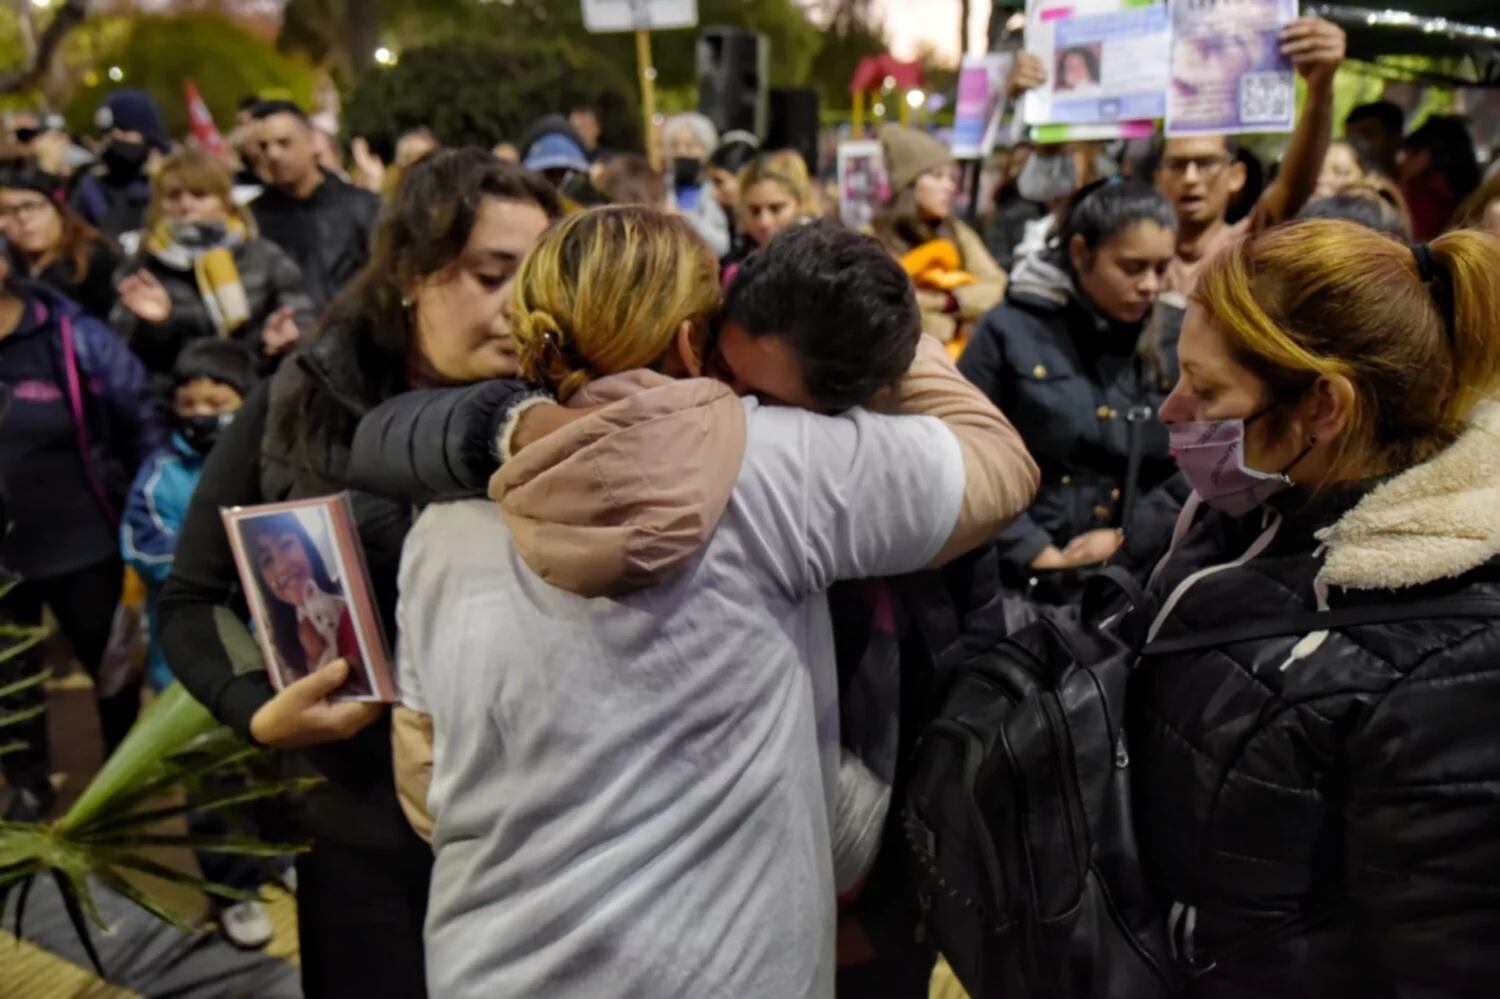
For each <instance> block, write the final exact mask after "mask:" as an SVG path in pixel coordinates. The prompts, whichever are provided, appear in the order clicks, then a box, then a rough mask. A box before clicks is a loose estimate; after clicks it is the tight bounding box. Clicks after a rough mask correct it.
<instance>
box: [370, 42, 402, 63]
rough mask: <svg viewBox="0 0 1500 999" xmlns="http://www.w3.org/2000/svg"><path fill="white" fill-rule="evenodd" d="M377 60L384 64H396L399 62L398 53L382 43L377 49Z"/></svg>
mask: <svg viewBox="0 0 1500 999" xmlns="http://www.w3.org/2000/svg"><path fill="white" fill-rule="evenodd" d="M375 61H376V62H378V63H380V65H382V66H394V65H396V62H397V56H396V53H394V52H392V51H391V50H390V49H388V48H386V47H385V46H384V45H382V46H380V48H378V49H376V50H375Z"/></svg>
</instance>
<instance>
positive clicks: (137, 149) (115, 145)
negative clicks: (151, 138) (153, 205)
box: [100, 139, 151, 178]
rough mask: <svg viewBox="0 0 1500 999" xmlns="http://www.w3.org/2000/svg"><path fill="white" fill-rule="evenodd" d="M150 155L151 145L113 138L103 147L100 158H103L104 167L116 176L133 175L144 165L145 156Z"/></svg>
mask: <svg viewBox="0 0 1500 999" xmlns="http://www.w3.org/2000/svg"><path fill="white" fill-rule="evenodd" d="M150 155H151V147H150V146H148V145H146V144H145V143H144V142H126V141H125V140H123V139H115V140H114V141H112V142H111V143H110V144H109V145H107V146H105V147H104V152H103V153H101V154H100V158H101V159H102V160H104V166H105V169H107V170H108V171H109V172H110V173H111V174H113V175H114V176H116V177H126V178H128V177H135V176H137V175H138V174H139V173H140V172H141V168H142V167H144V166H145V165H146V157H148V156H150Z"/></svg>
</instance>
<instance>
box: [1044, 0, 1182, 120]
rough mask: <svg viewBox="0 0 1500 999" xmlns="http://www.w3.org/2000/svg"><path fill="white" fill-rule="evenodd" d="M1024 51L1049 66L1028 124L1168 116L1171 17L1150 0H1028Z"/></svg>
mask: <svg viewBox="0 0 1500 999" xmlns="http://www.w3.org/2000/svg"><path fill="white" fill-rule="evenodd" d="M1026 50H1027V51H1028V52H1032V53H1034V54H1036V55H1037V56H1038V57H1039V58H1040V59H1041V60H1042V62H1043V63H1044V64H1045V65H1046V66H1047V82H1046V83H1045V84H1044V85H1042V86H1040V87H1038V88H1036V89H1035V90H1032V91H1030V92H1028V93H1027V95H1026V106H1025V118H1026V123H1027V124H1028V125H1070V126H1082V125H1110V124H1114V123H1118V122H1138V121H1141V120H1145V119H1152V118H1161V117H1163V116H1165V115H1166V111H1167V108H1166V104H1167V85H1168V82H1169V77H1170V73H1169V68H1168V57H1169V56H1170V55H1171V20H1170V18H1169V17H1168V12H1167V5H1166V4H1165V3H1164V2H1151V0H1072V2H1064V0H1029V2H1028V3H1027V5H1026Z"/></svg>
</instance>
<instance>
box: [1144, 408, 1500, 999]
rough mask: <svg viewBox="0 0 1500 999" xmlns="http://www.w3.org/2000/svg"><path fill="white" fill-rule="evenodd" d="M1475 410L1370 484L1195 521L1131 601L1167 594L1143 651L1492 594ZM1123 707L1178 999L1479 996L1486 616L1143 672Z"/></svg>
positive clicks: (1497, 809) (1491, 957)
mask: <svg viewBox="0 0 1500 999" xmlns="http://www.w3.org/2000/svg"><path fill="white" fill-rule="evenodd" d="M1496 414H1497V408H1489V407H1482V409H1481V411H1480V412H1479V415H1478V416H1477V417H1476V419H1477V420H1478V421H1479V422H1482V423H1485V424H1486V426H1484V427H1482V428H1480V429H1475V430H1470V431H1468V432H1467V433H1466V434H1465V435H1464V436H1463V437H1461V438H1460V439H1459V441H1458V442H1457V443H1455V444H1454V445H1453V446H1452V447H1451V448H1449V449H1448V451H1446V452H1444V453H1443V454H1441V455H1439V456H1438V457H1437V458H1435V459H1433V460H1432V461H1430V462H1428V463H1427V464H1425V465H1422V466H1418V467H1417V468H1414V469H1411V470H1408V471H1407V472H1405V473H1402V474H1401V475H1398V476H1396V477H1393V479H1392V480H1389V481H1387V482H1386V483H1384V484H1383V485H1380V486H1378V487H1375V488H1370V487H1369V486H1366V487H1362V488H1354V489H1347V490H1344V491H1342V492H1341V493H1338V494H1334V495H1324V496H1322V497H1321V498H1318V499H1311V498H1309V497H1308V496H1306V495H1298V494H1285V495H1283V496H1281V497H1278V498H1277V499H1276V500H1273V502H1272V505H1271V506H1270V507H1268V508H1266V509H1265V510H1262V511H1257V512H1256V513H1253V514H1251V515H1250V516H1248V517H1246V518H1242V519H1240V520H1233V519H1231V518H1228V517H1225V516H1223V515H1221V514H1218V513H1215V512H1213V511H1209V510H1207V509H1206V508H1203V509H1201V510H1200V511H1199V512H1198V515H1197V517H1196V518H1195V521H1194V526H1193V528H1192V529H1191V531H1190V532H1189V533H1188V534H1186V535H1185V536H1184V537H1183V538H1182V540H1181V541H1180V543H1179V544H1178V546H1177V548H1176V549H1175V550H1174V551H1173V552H1172V554H1171V556H1170V558H1169V559H1168V560H1167V561H1166V563H1165V564H1164V568H1163V570H1162V571H1161V572H1160V573H1159V574H1158V576H1157V577H1156V579H1155V581H1154V584H1153V587H1152V588H1153V591H1154V593H1155V595H1156V596H1157V597H1159V598H1160V599H1162V600H1168V599H1170V598H1171V597H1172V595H1173V594H1174V593H1176V594H1178V596H1177V598H1176V600H1175V603H1173V604H1171V605H1170V606H1168V607H1167V609H1166V611H1165V612H1164V614H1163V615H1162V617H1161V619H1160V621H1161V628H1160V633H1159V637H1161V638H1163V639H1166V638H1171V637H1174V636H1177V635H1183V634H1187V633H1191V632H1193V631H1197V630H1200V629H1219V628H1225V627H1232V626H1234V625H1236V624H1238V623H1243V622H1247V621H1251V620H1257V619H1261V618H1265V617H1270V616H1276V615H1285V614H1288V613H1295V612H1304V611H1311V610H1316V609H1320V608H1322V607H1333V608H1339V607H1346V606H1351V605H1356V604H1372V605H1382V606H1389V605H1392V604H1399V603H1402V602H1406V601H1413V600H1423V601H1428V600H1437V601H1439V602H1440V603H1443V604H1445V605H1449V606H1451V601H1452V600H1453V599H1455V598H1457V597H1459V596H1460V595H1462V596H1466V597H1474V596H1483V595H1488V596H1491V597H1495V598H1497V599H1500V558H1497V555H1500V435H1497V431H1500V416H1497V415H1496ZM1192 502H1193V501H1190V505H1191V503H1192ZM1273 529H1274V534H1273V533H1271V531H1272V530H1273ZM1257 543H1259V544H1262V545H1266V547H1265V548H1264V550H1263V551H1260V552H1259V553H1257V554H1254V555H1253V556H1252V557H1250V558H1249V559H1248V560H1244V561H1243V563H1242V564H1235V563H1236V562H1238V561H1240V560H1243V559H1244V557H1245V555H1246V554H1247V552H1251V551H1252V550H1253V549H1254V548H1255V547H1256V546H1257ZM1214 566H1220V567H1223V568H1219V569H1217V570H1214V571H1210V572H1205V571H1204V570H1206V569H1208V568H1209V567H1214ZM1195 574H1197V575H1196V578H1195V579H1194V580H1193V581H1191V582H1190V583H1188V584H1187V585H1184V584H1185V581H1187V580H1189V578H1190V577H1194V576H1195ZM1130 693H1131V697H1130V706H1129V718H1128V720H1127V731H1128V734H1129V744H1130V751H1131V768H1132V772H1133V775H1134V777H1133V781H1134V791H1135V804H1136V813H1135V819H1136V824H1137V828H1138V831H1139V834H1140V840H1141V848H1142V854H1143V861H1144V864H1145V867H1146V874H1147V879H1148V882H1149V884H1150V885H1151V887H1152V889H1153V892H1154V893H1155V895H1156V898H1157V901H1158V902H1159V904H1160V905H1161V907H1162V915H1163V918H1164V919H1166V920H1167V923H1168V927H1169V931H1170V934H1171V937H1172V940H1173V943H1174V947H1175V950H1176V951H1177V954H1178V957H1179V960H1180V961H1181V962H1182V963H1183V964H1184V966H1187V967H1191V968H1193V969H1196V971H1197V972H1198V973H1197V974H1196V975H1195V976H1194V977H1192V978H1191V979H1190V981H1189V987H1188V993H1189V994H1190V995H1193V996H1211V997H1242V996H1267V997H1270V996H1275V997H1278V999H1286V997H1296V996H1309V997H1312V996H1318V997H1330V999H1342V997H1360V999H1368V997H1379V996H1403V997H1406V996H1422V997H1429V996H1431V997H1436V996H1476V997H1477V996H1495V995H1500V617H1497V618H1496V619H1495V620H1489V621H1487V620H1480V619H1473V618H1468V619H1465V618H1460V617H1449V618H1444V617H1442V616H1438V617H1435V618H1433V619H1429V620H1423V621H1417V622H1409V623H1390V622H1383V623H1378V624H1373V625H1368V626H1360V627H1354V628H1350V629H1347V630H1344V631H1339V632H1335V633H1331V634H1328V633H1325V634H1321V635H1320V634H1313V635H1302V634H1298V635H1292V636H1289V637H1285V638H1270V639H1262V640H1255V641H1245V642H1240V643H1237V644H1230V645H1227V646H1224V647H1221V648H1217V649H1214V650H1211V651H1203V652H1194V653H1184V654H1180V655H1177V656H1164V657H1160V658H1147V659H1146V660H1144V661H1143V662H1142V664H1141V666H1140V667H1139V669H1138V671H1137V673H1136V674H1135V676H1134V677H1133V679H1132V687H1131V691H1130Z"/></svg>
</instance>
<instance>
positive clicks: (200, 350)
mask: <svg viewBox="0 0 1500 999" xmlns="http://www.w3.org/2000/svg"><path fill="white" fill-rule="evenodd" d="M199 378H206V379H208V380H209V381H211V382H218V383H219V384H220V385H228V386H229V387H230V388H232V389H234V390H235V391H236V392H238V393H239V394H240V396H241V398H243V397H244V396H247V395H249V394H250V390H251V389H252V388H254V387H255V381H256V376H255V355H254V354H252V353H251V352H250V348H249V347H246V346H245V345H244V343H242V342H240V341H239V340H225V339H222V338H219V337H199V338H198V339H196V340H189V341H188V342H187V343H186V344H184V345H183V347H182V351H181V352H180V353H178V355H177V363H176V364H174V365H173V366H172V387H173V388H176V387H177V386H179V385H185V384H186V383H188V382H191V381H196V380H198V379H199Z"/></svg>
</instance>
